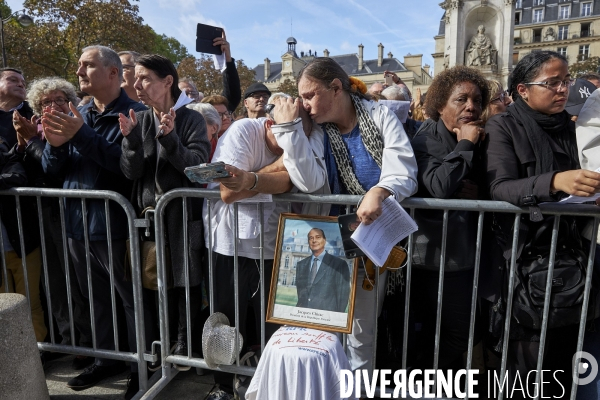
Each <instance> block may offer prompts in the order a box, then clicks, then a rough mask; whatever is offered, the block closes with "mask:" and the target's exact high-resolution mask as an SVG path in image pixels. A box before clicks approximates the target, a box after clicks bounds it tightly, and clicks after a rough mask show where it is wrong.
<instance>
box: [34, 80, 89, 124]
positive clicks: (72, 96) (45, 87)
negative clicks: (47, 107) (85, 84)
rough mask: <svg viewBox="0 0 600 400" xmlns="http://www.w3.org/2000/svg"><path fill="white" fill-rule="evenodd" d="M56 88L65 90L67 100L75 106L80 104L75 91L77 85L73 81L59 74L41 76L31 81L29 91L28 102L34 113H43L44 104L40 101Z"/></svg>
mask: <svg viewBox="0 0 600 400" xmlns="http://www.w3.org/2000/svg"><path fill="white" fill-rule="evenodd" d="M54 90H59V91H61V92H63V93H64V94H65V96H66V97H67V100H68V101H70V102H71V103H73V104H74V105H75V106H77V105H78V104H79V97H77V92H75V86H73V85H72V84H71V82H69V81H66V80H65V79H63V78H59V77H57V76H53V77H50V78H41V79H36V80H35V81H33V82H31V84H30V85H29V90H28V91H27V102H28V103H29V105H30V106H31V108H33V112H34V113H36V114H37V115H42V104H41V103H40V102H41V100H42V97H44V95H46V94H48V93H50V92H52V91H54Z"/></svg>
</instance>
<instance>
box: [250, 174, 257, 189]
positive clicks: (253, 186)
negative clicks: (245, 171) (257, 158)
mask: <svg viewBox="0 0 600 400" xmlns="http://www.w3.org/2000/svg"><path fill="white" fill-rule="evenodd" d="M251 174H254V185H252V187H251V188H250V189H248V190H254V188H256V185H258V174H257V173H256V172H251Z"/></svg>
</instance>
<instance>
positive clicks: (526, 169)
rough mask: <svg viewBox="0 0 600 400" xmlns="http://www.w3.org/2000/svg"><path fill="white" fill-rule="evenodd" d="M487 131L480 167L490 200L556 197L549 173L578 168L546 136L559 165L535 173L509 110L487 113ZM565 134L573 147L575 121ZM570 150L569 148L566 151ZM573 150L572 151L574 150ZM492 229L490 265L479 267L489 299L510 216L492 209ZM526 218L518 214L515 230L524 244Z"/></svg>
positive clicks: (498, 280)
mask: <svg viewBox="0 0 600 400" xmlns="http://www.w3.org/2000/svg"><path fill="white" fill-rule="evenodd" d="M485 131H486V133H487V137H486V140H485V141H484V143H483V149H484V154H485V155H486V156H485V157H484V169H485V171H486V179H487V186H488V188H489V192H490V196H491V199H492V200H498V201H506V202H508V203H511V204H514V205H517V206H521V207H522V206H526V204H525V202H526V200H525V198H526V197H527V196H530V195H533V196H535V200H536V202H537V203H542V202H549V201H558V200H560V199H561V198H562V197H564V196H566V194H565V193H562V192H559V193H557V194H551V193H550V185H551V182H552V177H553V176H554V174H556V173H557V172H561V171H568V170H572V169H578V168H579V160H577V159H572V157H570V156H569V154H567V152H565V151H564V150H563V149H562V148H560V146H559V145H558V144H556V142H554V141H553V140H552V139H551V138H550V137H549V141H550V146H551V147H552V151H553V153H554V158H555V160H556V161H557V164H558V166H559V169H558V170H556V171H551V172H546V173H542V174H540V175H535V161H536V157H535V154H534V152H533V148H532V147H531V144H530V143H529V139H528V137H527V132H526V131H525V127H524V126H523V125H522V124H521V123H520V122H519V121H517V120H516V119H515V118H514V117H513V116H512V115H510V114H509V113H502V114H497V115H494V116H493V117H491V118H490V119H489V120H488V122H487V123H486V125H485ZM565 134H566V135H569V136H570V145H571V146H573V147H572V148H571V150H573V149H575V150H576V148H577V140H576V137H575V123H573V122H569V125H568V131H567V132H565ZM569 153H572V151H569ZM575 153H576V152H575ZM494 219H495V222H496V224H495V231H496V233H497V235H498V236H499V238H498V239H499V240H500V241H501V242H505V244H504V245H502V247H501V246H500V245H499V244H498V240H496V239H495V240H492V241H490V244H491V254H490V262H491V265H490V268H486V269H485V270H483V269H482V275H481V287H480V293H481V295H482V296H483V297H486V298H488V300H490V301H494V302H495V301H496V300H497V299H498V296H499V295H500V293H501V289H502V285H503V284H504V283H503V282H504V281H503V278H502V269H503V267H504V266H505V264H506V258H505V255H510V246H511V241H510V238H511V237H512V225H513V222H514V216H513V215H509V214H502V213H496V214H495V215H494ZM530 225H532V223H531V222H530V221H529V215H528V214H527V215H525V214H524V215H523V216H522V217H521V223H520V226H521V229H520V232H519V238H520V245H521V246H524V245H525V243H526V241H527V232H528V231H529V230H530V229H531V230H532V231H534V230H535V226H533V225H532V228H530Z"/></svg>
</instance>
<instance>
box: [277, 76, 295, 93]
mask: <svg viewBox="0 0 600 400" xmlns="http://www.w3.org/2000/svg"><path fill="white" fill-rule="evenodd" d="M277 91H278V92H283V93H285V94H289V95H290V96H292V97H298V86H297V85H296V82H295V81H292V80H291V79H289V78H288V79H286V80H285V81H283V82H281V83H280V84H279V86H278V87H277Z"/></svg>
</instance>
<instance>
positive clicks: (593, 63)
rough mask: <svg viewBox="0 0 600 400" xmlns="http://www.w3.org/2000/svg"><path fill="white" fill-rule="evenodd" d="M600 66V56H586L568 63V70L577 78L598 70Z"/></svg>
mask: <svg viewBox="0 0 600 400" xmlns="http://www.w3.org/2000/svg"><path fill="white" fill-rule="evenodd" d="M599 66H600V57H588V58H587V59H585V60H579V57H578V61H577V62H576V63H573V64H571V65H569V72H570V73H571V76H573V77H575V78H578V77H580V76H581V75H584V74H587V73H590V72H594V73H596V72H598V67H599Z"/></svg>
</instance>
